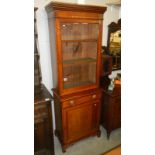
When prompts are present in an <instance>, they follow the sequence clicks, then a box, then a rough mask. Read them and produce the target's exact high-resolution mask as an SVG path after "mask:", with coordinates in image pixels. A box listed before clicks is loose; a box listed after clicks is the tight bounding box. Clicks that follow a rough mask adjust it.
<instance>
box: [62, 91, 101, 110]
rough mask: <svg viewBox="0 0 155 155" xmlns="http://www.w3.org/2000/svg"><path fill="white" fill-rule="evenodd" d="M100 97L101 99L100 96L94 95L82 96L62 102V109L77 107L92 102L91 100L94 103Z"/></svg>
mask: <svg viewBox="0 0 155 155" xmlns="http://www.w3.org/2000/svg"><path fill="white" fill-rule="evenodd" d="M100 97H101V95H100V94H97V93H94V94H91V95H87V96H83V97H80V98H73V99H70V100H68V101H64V102H62V108H67V107H72V106H75V105H79V104H81V103H85V102H88V101H93V100H94V101H95V100H96V99H99V98H100Z"/></svg>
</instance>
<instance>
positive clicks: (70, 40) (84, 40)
mask: <svg viewBox="0 0 155 155" xmlns="http://www.w3.org/2000/svg"><path fill="white" fill-rule="evenodd" d="M61 41H63V42H95V41H97V39H68V40H61Z"/></svg>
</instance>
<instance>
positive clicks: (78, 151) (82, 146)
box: [54, 127, 121, 155]
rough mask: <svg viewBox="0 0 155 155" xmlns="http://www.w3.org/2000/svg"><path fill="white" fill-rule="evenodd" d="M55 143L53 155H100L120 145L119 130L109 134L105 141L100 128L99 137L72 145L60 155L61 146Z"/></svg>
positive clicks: (103, 132) (104, 134)
mask: <svg viewBox="0 0 155 155" xmlns="http://www.w3.org/2000/svg"><path fill="white" fill-rule="evenodd" d="M54 141H55V155H101V154H103V153H104V152H107V151H108V150H110V149H112V148H114V147H116V146H118V145H119V144H121V129H117V130H114V131H113V132H111V135H110V139H109V140H107V137H106V131H105V129H104V128H103V127H101V137H100V138H98V137H97V136H95V137H89V138H86V139H84V140H81V141H79V142H76V143H74V144H73V145H71V146H70V147H68V148H67V150H66V152H65V153H62V150H61V145H60V143H59V141H58V139H57V137H55V138H54Z"/></svg>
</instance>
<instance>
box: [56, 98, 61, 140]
mask: <svg viewBox="0 0 155 155" xmlns="http://www.w3.org/2000/svg"><path fill="white" fill-rule="evenodd" d="M54 110H55V122H56V133H55V134H56V136H57V137H58V138H59V140H60V141H61V142H62V119H61V118H62V114H61V103H60V101H59V100H58V98H57V97H56V96H55V95H54Z"/></svg>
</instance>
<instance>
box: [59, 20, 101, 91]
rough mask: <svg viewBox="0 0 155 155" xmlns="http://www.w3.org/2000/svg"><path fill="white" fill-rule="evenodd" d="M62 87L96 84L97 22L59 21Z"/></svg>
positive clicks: (70, 87) (69, 87)
mask: <svg viewBox="0 0 155 155" xmlns="http://www.w3.org/2000/svg"><path fill="white" fill-rule="evenodd" d="M60 29H61V48H62V49H61V52H62V75H63V77H62V81H63V82H62V83H63V89H72V88H77V87H85V86H90V85H95V84H96V75H97V68H98V67H97V55H98V54H97V53H98V52H97V51H98V37H99V23H87V22H86V23H84V22H61V24H60Z"/></svg>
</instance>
